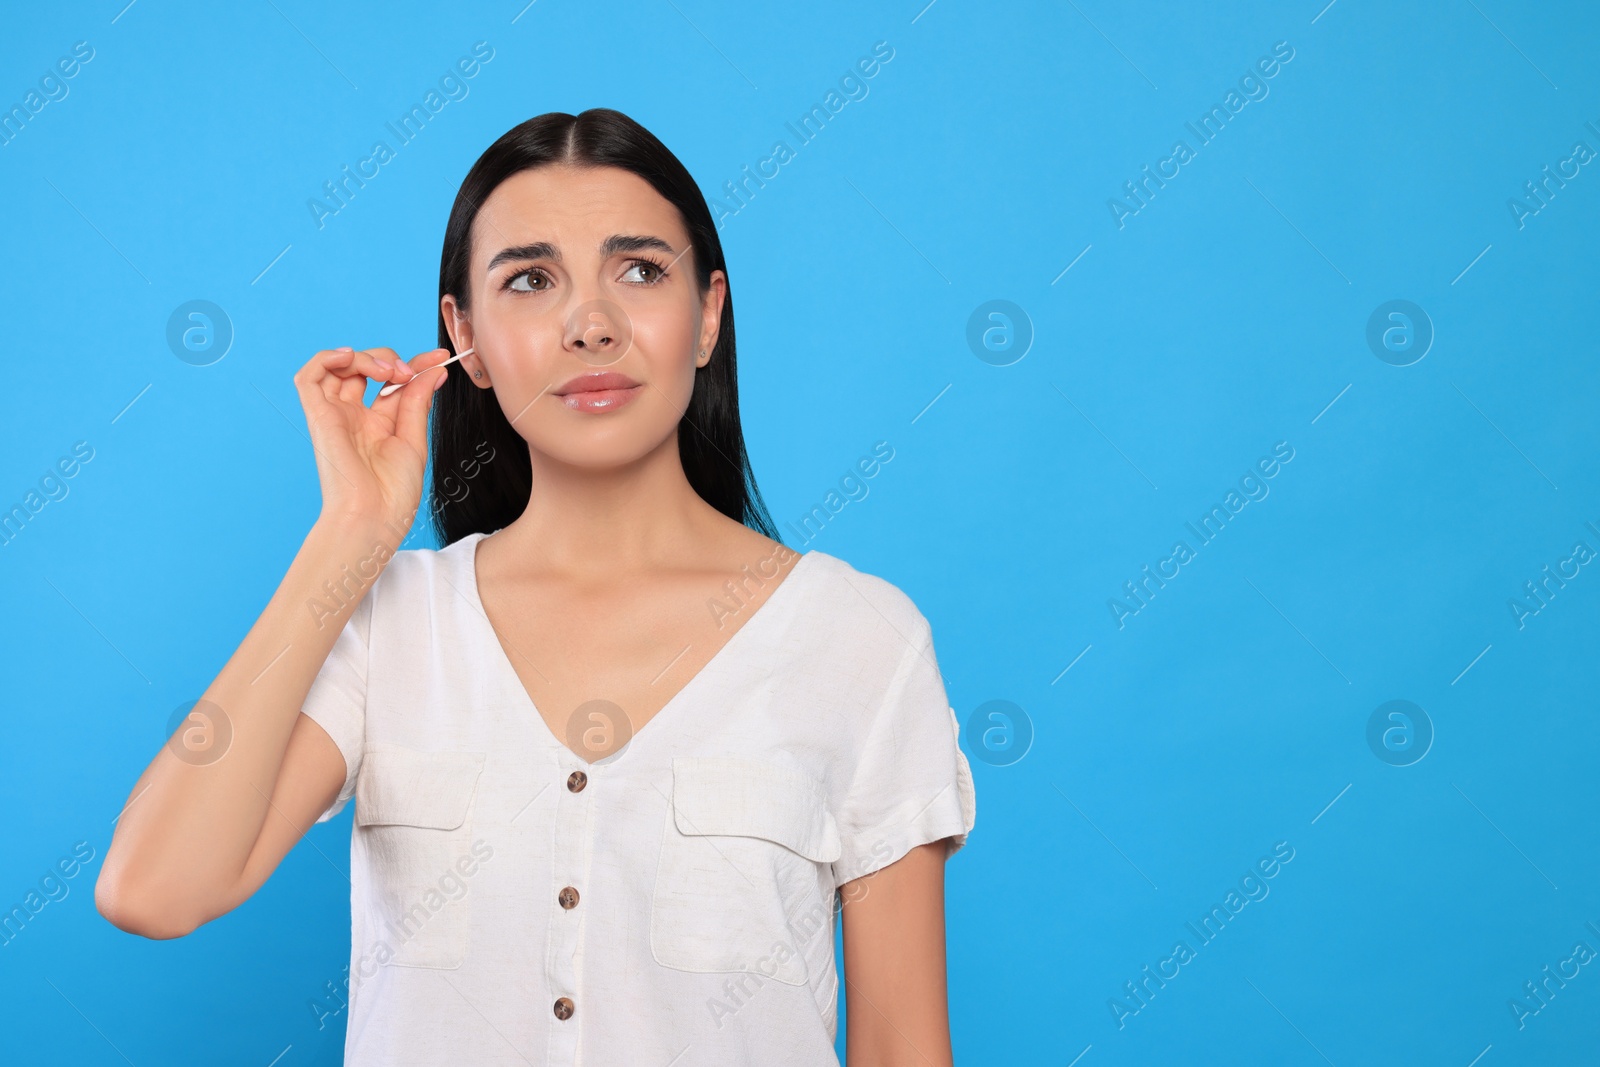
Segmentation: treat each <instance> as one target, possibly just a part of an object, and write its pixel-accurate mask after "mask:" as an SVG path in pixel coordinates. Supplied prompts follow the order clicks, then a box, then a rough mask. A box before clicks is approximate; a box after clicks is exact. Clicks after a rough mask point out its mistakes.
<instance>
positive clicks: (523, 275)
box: [501, 269, 549, 293]
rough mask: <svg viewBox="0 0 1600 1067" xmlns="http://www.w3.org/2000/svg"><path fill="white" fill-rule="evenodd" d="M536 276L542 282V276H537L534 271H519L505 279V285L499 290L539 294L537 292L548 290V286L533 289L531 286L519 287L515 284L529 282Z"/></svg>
mask: <svg viewBox="0 0 1600 1067" xmlns="http://www.w3.org/2000/svg"><path fill="white" fill-rule="evenodd" d="M536 275H537V276H538V277H539V278H540V279H541V280H543V275H539V274H538V272H537V271H535V270H532V269H530V270H524V271H519V272H517V273H516V274H513V275H512V276H511V277H509V278H507V279H506V283H505V285H503V286H501V288H502V289H510V290H511V291H513V292H517V293H539V292H543V291H544V290H545V289H547V288H549V286H546V285H541V286H540V287H539V288H537V289H535V288H533V287H532V286H531V285H519V284H517V283H518V282H521V281H523V280H527V281H530V282H531V281H532V280H533V278H534V277H535V276H536Z"/></svg>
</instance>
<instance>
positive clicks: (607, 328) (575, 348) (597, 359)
mask: <svg viewBox="0 0 1600 1067" xmlns="http://www.w3.org/2000/svg"><path fill="white" fill-rule="evenodd" d="M563 341H564V343H565V344H566V347H567V349H568V350H569V351H572V352H576V353H577V355H578V357H579V358H580V359H582V360H583V361H584V362H586V363H589V364H591V365H594V366H606V365H608V364H611V363H615V362H616V361H617V360H619V359H621V358H622V357H623V356H624V355H626V354H627V352H628V349H629V348H630V347H632V344H633V323H632V321H631V320H630V319H629V318H628V313H627V312H626V311H624V310H623V309H622V308H621V307H620V306H619V305H618V304H616V303H615V302H613V301H610V300H606V299H605V298H603V297H601V298H596V299H593V300H586V301H584V302H583V303H581V304H579V305H578V306H577V307H575V308H573V309H572V313H571V314H570V315H568V316H567V322H566V329H565V333H564V337H563Z"/></svg>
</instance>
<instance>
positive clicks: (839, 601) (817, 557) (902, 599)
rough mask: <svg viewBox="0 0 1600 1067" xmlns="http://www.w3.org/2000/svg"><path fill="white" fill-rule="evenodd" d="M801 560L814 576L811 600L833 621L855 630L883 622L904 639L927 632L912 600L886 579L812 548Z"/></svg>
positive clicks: (927, 629) (917, 636) (872, 627)
mask: <svg viewBox="0 0 1600 1067" xmlns="http://www.w3.org/2000/svg"><path fill="white" fill-rule="evenodd" d="M804 560H805V563H806V566H808V567H810V568H811V577H812V578H813V579H814V581H813V582H812V585H811V593H812V597H811V603H812V605H813V606H814V607H817V608H820V609H822V610H824V611H825V612H827V614H828V616H829V619H830V621H831V622H832V623H833V624H835V625H839V626H842V627H844V628H847V629H855V630H858V631H859V630H863V629H864V630H867V631H876V630H878V629H880V628H881V627H882V626H883V625H885V624H887V625H888V626H889V627H890V628H892V630H893V631H894V632H896V633H898V634H899V635H900V636H901V637H903V638H906V639H908V640H911V639H917V638H919V637H920V636H921V635H924V634H926V633H928V631H929V624H928V620H927V618H926V617H925V616H924V615H923V614H922V612H921V611H920V610H919V609H918V608H917V605H916V602H915V601H913V600H912V599H911V597H910V596H909V595H908V594H907V593H906V592H905V590H903V589H901V588H900V587H899V586H898V585H896V584H894V583H893V582H891V581H890V580H889V579H887V578H884V577H882V576H881V575H878V574H874V573H872V572H871V571H867V570H861V569H859V568H857V567H855V566H854V565H853V564H851V563H849V562H847V561H845V560H843V559H840V558H839V557H838V556H833V555H829V554H828V553H826V552H819V551H817V550H816V549H812V550H811V551H809V552H807V553H806V554H805V557H804ZM852 624H854V625H853V626H852Z"/></svg>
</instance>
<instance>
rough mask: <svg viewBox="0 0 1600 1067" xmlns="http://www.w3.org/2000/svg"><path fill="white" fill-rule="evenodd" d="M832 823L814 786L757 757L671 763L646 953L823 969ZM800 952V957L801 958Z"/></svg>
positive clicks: (681, 959)
mask: <svg viewBox="0 0 1600 1067" xmlns="http://www.w3.org/2000/svg"><path fill="white" fill-rule="evenodd" d="M839 853H840V842H839V830H838V824H837V823H836V822H835V821H834V818H833V815H832V814H831V813H830V812H829V811H828V807H827V798H826V794H825V793H824V791H823V788H822V785H821V783H819V782H817V781H815V780H814V779H812V778H811V777H810V776H809V775H807V774H804V773H803V772H800V771H797V770H794V769H791V768H789V767H784V766H781V765H777V764H772V763H766V762H763V761H760V760H748V759H737V758H732V757H721V756H702V757H692V758H677V759H674V760H673V761H672V797H671V802H670V803H669V804H668V805H667V813H666V823H665V826H664V827H663V829H662V839H661V860H660V865H659V867H658V868H657V871H656V884H655V892H654V895H653V898H652V901H651V911H650V948H651V952H652V953H653V954H654V956H655V958H656V961H657V962H658V963H660V964H662V965H663V966H666V967H672V968H675V969H677V970H682V971H697V972H715V971H750V972H755V973H759V974H762V975H765V976H766V977H769V978H775V979H777V980H778V981H780V982H783V983H785V984H787V985H803V984H804V983H805V982H806V980H807V976H808V974H809V973H811V971H812V970H813V969H814V968H819V967H822V966H824V963H825V965H826V967H827V972H826V973H827V974H829V975H831V974H832V959H833V935H832V908H833V894H832V886H833V883H832V880H831V876H830V874H829V867H828V865H829V864H831V863H832V862H833V861H834V860H836V859H838V858H839ZM808 961H809V965H808Z"/></svg>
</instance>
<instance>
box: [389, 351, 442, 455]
mask: <svg viewBox="0 0 1600 1067" xmlns="http://www.w3.org/2000/svg"><path fill="white" fill-rule="evenodd" d="M449 358H450V353H449V352H448V351H447V350H446V349H443V348H436V349H434V350H433V351H432V352H424V353H423V354H422V355H420V356H417V357H416V358H415V359H414V360H412V367H413V369H414V370H416V372H417V380H416V381H415V382H413V383H412V384H410V385H408V386H406V387H405V388H404V389H398V390H396V391H395V392H394V393H390V394H389V395H388V396H386V397H383V398H381V399H382V400H384V401H389V400H397V401H399V405H398V408H399V410H398V411H397V412H396V414H395V420H394V421H395V430H394V432H395V436H396V437H398V438H400V439H401V440H402V441H404V442H406V444H408V445H410V446H411V448H412V450H413V451H415V452H416V453H417V454H418V455H420V456H426V455H427V454H428V411H429V409H430V408H431V407H432V405H433V394H434V393H436V392H437V391H438V389H439V386H441V385H443V384H444V381H445V379H446V378H448V377H449V375H450V368H449V367H440V366H439V365H440V364H441V363H443V362H444V361H445V360H447V359H449Z"/></svg>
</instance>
